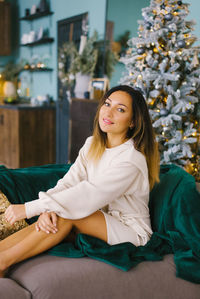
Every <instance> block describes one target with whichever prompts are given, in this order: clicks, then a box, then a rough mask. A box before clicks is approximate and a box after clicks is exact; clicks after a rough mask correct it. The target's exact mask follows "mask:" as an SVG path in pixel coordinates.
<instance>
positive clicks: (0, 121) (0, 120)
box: [0, 114, 4, 125]
mask: <svg viewBox="0 0 200 299" xmlns="http://www.w3.org/2000/svg"><path fill="white" fill-rule="evenodd" d="M3 124H4V115H3V114H1V115H0V125H3Z"/></svg>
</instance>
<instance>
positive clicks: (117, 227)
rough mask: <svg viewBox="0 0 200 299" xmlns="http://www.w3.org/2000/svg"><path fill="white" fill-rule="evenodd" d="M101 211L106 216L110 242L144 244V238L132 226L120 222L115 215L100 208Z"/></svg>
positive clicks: (108, 241) (113, 243)
mask: <svg viewBox="0 0 200 299" xmlns="http://www.w3.org/2000/svg"><path fill="white" fill-rule="evenodd" d="M100 212H102V213H103V214H104V217H105V221H106V227H107V243H108V244H110V245H115V244H119V243H124V242H131V243H133V244H134V245H135V246H140V245H144V240H143V238H141V237H140V236H139V235H138V233H137V232H136V231H134V229H133V228H132V227H129V226H128V225H126V224H124V223H122V222H120V221H119V220H118V219H116V218H115V217H114V216H111V215H109V214H107V213H105V212H104V211H102V210H100ZM145 243H146V242H145Z"/></svg>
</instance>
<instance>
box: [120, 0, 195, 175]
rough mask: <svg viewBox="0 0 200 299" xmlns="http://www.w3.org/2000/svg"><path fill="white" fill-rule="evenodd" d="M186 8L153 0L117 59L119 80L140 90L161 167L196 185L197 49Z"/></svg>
mask: <svg viewBox="0 0 200 299" xmlns="http://www.w3.org/2000/svg"><path fill="white" fill-rule="evenodd" d="M188 7H189V4H186V3H183V2H182V1H174V0H167V1H166V0H152V1H151V2H150V6H149V7H146V8H143V9H142V17H143V19H142V20H140V21H138V24H139V27H138V37H134V38H132V39H130V40H129V41H128V46H129V47H128V49H127V52H126V54H125V56H124V57H122V58H121V59H120V60H121V62H123V63H124V64H125V67H126V73H125V74H123V77H122V79H121V80H120V83H121V84H127V85H130V86H133V87H134V88H138V89H140V90H141V91H142V93H143V95H144V97H145V99H146V101H147V104H148V107H149V111H150V114H151V117H152V122H153V127H154V128H155V132H156V135H157V140H158V142H159V148H160V153H161V164H169V163H175V164H177V165H180V166H181V167H184V168H185V169H186V170H187V171H188V172H190V173H191V174H192V175H194V176H195V178H196V180H197V181H200V163H199V162H200V102H199V98H200V65H199V59H198V55H199V52H200V47H199V46H195V45H194V42H195V41H196V40H197V38H196V37H195V36H194V35H193V34H192V30H194V25H195V22H194V21H188V20H186V17H187V15H188V13H189V9H188Z"/></svg>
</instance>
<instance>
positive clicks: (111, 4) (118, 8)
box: [107, 0, 200, 87]
mask: <svg viewBox="0 0 200 299" xmlns="http://www.w3.org/2000/svg"><path fill="white" fill-rule="evenodd" d="M183 2H187V3H189V4H190V6H189V11H190V13H189V15H188V17H187V19H188V20H195V21H196V26H195V31H194V32H193V33H194V35H196V37H197V38H198V39H200V14H199V11H200V1H199V0H188V1H185V0H183ZM147 6H150V0H134V1H133V0H108V12H107V20H109V21H113V22H114V39H115V40H117V38H118V37H119V35H121V34H123V33H124V32H125V31H126V30H129V31H130V32H131V34H130V37H137V36H138V33H137V30H138V23H137V21H138V20H141V19H142V8H143V7H147ZM197 44H198V45H199V41H198V42H196V45H197ZM124 71H125V67H124V65H123V64H122V63H117V65H116V66H115V72H114V73H113V76H112V79H111V81H110V86H111V87H112V86H115V85H117V84H118V83H119V80H120V78H121V77H122V76H123V72H124Z"/></svg>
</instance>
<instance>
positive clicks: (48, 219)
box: [35, 212, 58, 234]
mask: <svg viewBox="0 0 200 299" xmlns="http://www.w3.org/2000/svg"><path fill="white" fill-rule="evenodd" d="M56 224H57V215H56V213H54V212H50V213H47V212H45V213H42V214H41V215H40V217H39V218H38V221H37V222H36V224H35V228H36V230H37V231H38V232H39V231H40V230H41V231H43V232H45V233H47V234H49V233H53V234H55V233H56V232H57V231H58V229H57V227H56Z"/></svg>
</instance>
